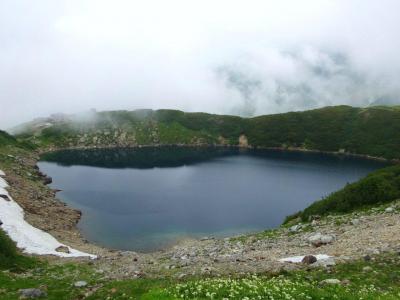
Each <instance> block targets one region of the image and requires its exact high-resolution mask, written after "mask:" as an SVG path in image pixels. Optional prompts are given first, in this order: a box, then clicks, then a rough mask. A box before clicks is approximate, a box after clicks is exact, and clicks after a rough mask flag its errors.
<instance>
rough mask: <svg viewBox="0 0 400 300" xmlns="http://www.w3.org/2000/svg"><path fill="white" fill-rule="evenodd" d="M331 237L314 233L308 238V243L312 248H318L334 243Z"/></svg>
mask: <svg viewBox="0 0 400 300" xmlns="http://www.w3.org/2000/svg"><path fill="white" fill-rule="evenodd" d="M334 239H335V238H334V237H333V236H332V235H322V234H321V233H316V234H314V235H312V236H310V237H309V238H308V242H309V243H310V244H311V245H313V246H314V247H320V246H322V245H326V244H330V243H332V242H333V241H334Z"/></svg>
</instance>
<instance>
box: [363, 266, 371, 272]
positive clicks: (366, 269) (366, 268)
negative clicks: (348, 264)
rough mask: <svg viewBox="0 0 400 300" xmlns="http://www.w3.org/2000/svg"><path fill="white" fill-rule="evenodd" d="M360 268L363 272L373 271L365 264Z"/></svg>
mask: <svg viewBox="0 0 400 300" xmlns="http://www.w3.org/2000/svg"><path fill="white" fill-rule="evenodd" d="M362 270H363V272H365V273H369V272H372V271H373V269H372V268H371V267H370V266H366V267H364V268H363V269H362Z"/></svg>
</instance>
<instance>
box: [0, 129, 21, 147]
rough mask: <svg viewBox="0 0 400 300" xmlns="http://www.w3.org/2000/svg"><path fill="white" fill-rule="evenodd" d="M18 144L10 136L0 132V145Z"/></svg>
mask: <svg viewBox="0 0 400 300" xmlns="http://www.w3.org/2000/svg"><path fill="white" fill-rule="evenodd" d="M17 143H18V142H17V140H16V139H15V137H13V136H12V135H10V134H8V133H7V132H5V131H2V130H0V145H1V146H3V145H16V144H17Z"/></svg>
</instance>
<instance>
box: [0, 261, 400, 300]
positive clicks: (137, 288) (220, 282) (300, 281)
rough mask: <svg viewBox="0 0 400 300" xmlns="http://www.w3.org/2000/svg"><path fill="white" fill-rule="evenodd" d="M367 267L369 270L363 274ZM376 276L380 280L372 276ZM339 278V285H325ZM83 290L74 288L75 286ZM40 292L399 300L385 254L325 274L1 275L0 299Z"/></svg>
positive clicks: (58, 271) (398, 266) (398, 283)
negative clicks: (125, 277) (118, 277)
mask: <svg viewBox="0 0 400 300" xmlns="http://www.w3.org/2000/svg"><path fill="white" fill-rule="evenodd" d="M365 267H368V268H370V269H369V271H364V270H363V269H364V268H365ZM376 274H379V276H376ZM325 279H337V280H338V281H340V284H323V280H325ZM81 280H84V281H86V282H87V283H88V285H87V286H85V287H82V288H77V287H75V286H74V283H75V282H76V281H81ZM25 288H39V289H42V290H44V291H46V292H47V295H48V296H47V298H46V299H54V300H55V299H57V300H63V299H65V300H68V299H83V298H84V299H89V300H95V299H110V300H111V299H147V300H155V299H157V300H167V299H169V300H171V299H198V300H199V299H232V300H233V299H276V300H282V299H318V300H319V299H326V300H329V299H345V300H353V299H354V300H355V299H371V300H373V299H382V300H391V299H399V297H400V257H399V256H398V255H395V254H386V255H380V256H376V257H374V258H373V259H372V260H370V261H364V260H360V261H355V262H351V263H346V264H340V265H336V266H334V267H331V268H329V269H326V268H320V269H308V270H306V269H304V270H300V271H293V272H281V273H280V274H276V275H268V274H259V275H247V276H244V277H225V278H206V277H200V278H188V279H186V280H177V279H146V278H142V279H128V280H119V281H116V280H109V279H107V278H104V277H103V275H102V274H101V273H99V272H96V269H95V268H94V267H93V266H92V265H90V264H86V263H75V264H64V265H54V266H51V265H47V264H43V263H41V264H40V265H38V266H37V267H36V268H32V269H31V270H30V271H29V273H14V272H0V298H1V299H4V300H12V299H19V292H18V291H19V289H25Z"/></svg>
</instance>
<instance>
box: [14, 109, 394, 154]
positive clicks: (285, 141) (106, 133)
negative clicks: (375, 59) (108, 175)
mask: <svg viewBox="0 0 400 300" xmlns="http://www.w3.org/2000/svg"><path fill="white" fill-rule="evenodd" d="M45 122H46V123H45V124H46V125H41V124H37V123H35V126H31V125H30V124H26V125H25V126H24V129H23V130H22V131H21V130H19V133H18V135H17V136H18V137H19V138H22V139H25V140H29V141H32V142H33V143H35V144H37V145H38V146H41V147H54V146H56V147H59V148H60V147H61V148H62V147H108V146H135V145H160V144H161V145H162V144H164V145H165V144H184V145H214V144H218V145H238V140H239V136H240V135H241V134H244V135H245V136H246V138H247V139H248V143H249V145H251V146H253V147H276V148H299V149H304V150H322V151H342V152H348V153H355V154H364V155H371V156H379V157H385V158H389V159H396V158H397V159H398V158H400V108H399V107H384V106H377V107H369V108H354V107H350V106H335V107H325V108H321V109H315V110H310V111H305V112H290V113H284V114H275V115H265V116H259V117H255V118H241V117H237V116H228V115H213V114H206V113H185V112H182V111H177V110H156V111H153V110H137V111H108V112H98V113H93V114H92V115H91V116H90V117H86V118H80V117H79V116H69V117H65V118H64V119H62V120H52V119H46V120H45Z"/></svg>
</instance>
